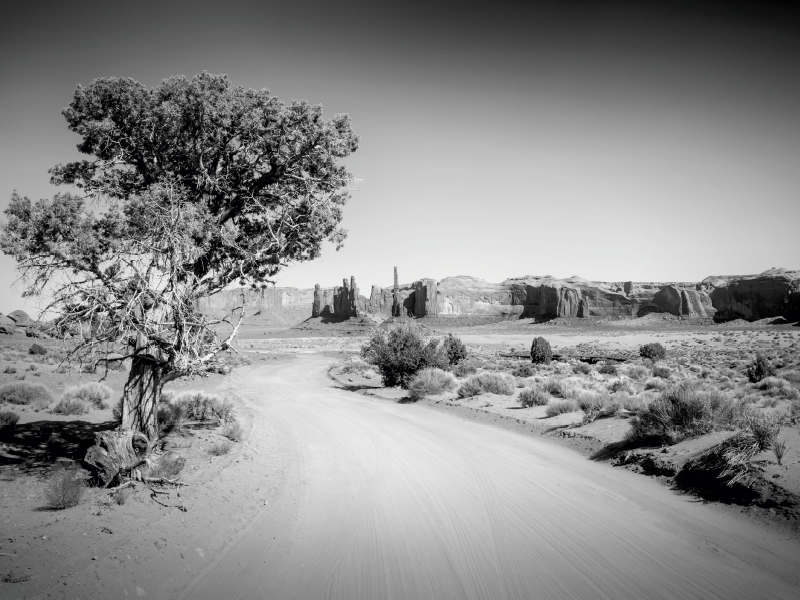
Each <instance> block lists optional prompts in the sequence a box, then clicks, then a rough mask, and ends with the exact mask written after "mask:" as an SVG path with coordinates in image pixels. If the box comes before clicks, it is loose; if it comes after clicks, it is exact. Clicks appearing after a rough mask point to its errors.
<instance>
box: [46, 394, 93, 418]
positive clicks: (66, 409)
mask: <svg viewBox="0 0 800 600" xmlns="http://www.w3.org/2000/svg"><path fill="white" fill-rule="evenodd" d="M91 406H92V405H91V404H89V403H88V402H86V401H85V400H81V399H80V398H73V397H69V396H66V395H65V396H64V397H62V398H61V400H59V401H58V403H57V404H56V405H55V406H54V407H53V408H52V411H53V412H54V413H56V414H58V415H85V414H86V413H88V412H89V410H90V409H91Z"/></svg>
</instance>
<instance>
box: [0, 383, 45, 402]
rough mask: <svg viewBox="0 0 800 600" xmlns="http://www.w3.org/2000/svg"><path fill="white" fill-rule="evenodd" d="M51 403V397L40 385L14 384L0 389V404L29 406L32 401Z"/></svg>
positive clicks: (8, 384)
mask: <svg viewBox="0 0 800 600" xmlns="http://www.w3.org/2000/svg"><path fill="white" fill-rule="evenodd" d="M37 399H40V400H46V401H48V402H52V401H53V395H52V394H51V393H50V390H48V389H47V388H46V387H45V386H43V385H42V384H41V383H25V382H15V383H7V384H5V385H4V386H2V387H0V404H1V403H3V402H5V403H8V404H30V403H32V402H33V401H34V400H37Z"/></svg>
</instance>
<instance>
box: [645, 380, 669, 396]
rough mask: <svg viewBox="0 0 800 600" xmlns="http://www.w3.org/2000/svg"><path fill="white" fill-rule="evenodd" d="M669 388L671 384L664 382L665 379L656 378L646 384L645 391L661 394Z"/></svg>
mask: <svg viewBox="0 0 800 600" xmlns="http://www.w3.org/2000/svg"><path fill="white" fill-rule="evenodd" d="M667 387H669V384H668V383H667V382H666V381H664V380H663V379H658V378H656V377H651V378H650V379H648V380H647V381H645V382H644V389H646V390H655V391H657V392H660V391H662V390H665V389H667Z"/></svg>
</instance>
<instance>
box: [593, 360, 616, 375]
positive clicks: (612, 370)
mask: <svg viewBox="0 0 800 600" xmlns="http://www.w3.org/2000/svg"><path fill="white" fill-rule="evenodd" d="M617 371H618V370H617V365H615V364H614V363H612V362H606V363H603V364H602V365H600V368H599V369H597V372H598V373H602V374H603V375H616V374H617Z"/></svg>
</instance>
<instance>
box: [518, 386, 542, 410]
mask: <svg viewBox="0 0 800 600" xmlns="http://www.w3.org/2000/svg"><path fill="white" fill-rule="evenodd" d="M549 400H550V394H548V393H547V392H545V391H544V390H543V389H542V388H540V387H539V386H538V385H535V386H533V387H528V388H524V389H523V390H522V391H521V392H520V393H519V396H517V401H518V402H519V403H520V404H521V405H522V407H523V408H530V407H531V406H544V405H545V404H547V403H548V401H549Z"/></svg>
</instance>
